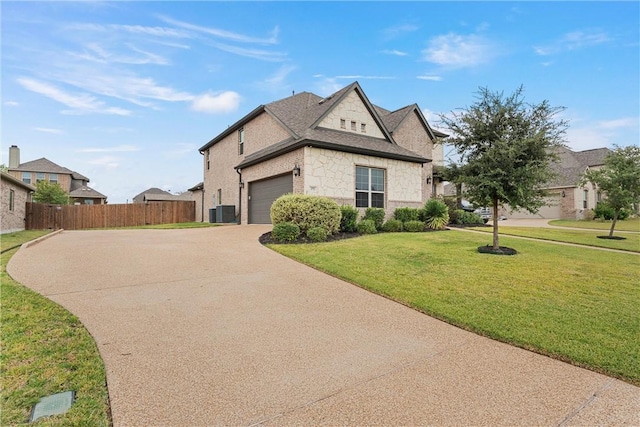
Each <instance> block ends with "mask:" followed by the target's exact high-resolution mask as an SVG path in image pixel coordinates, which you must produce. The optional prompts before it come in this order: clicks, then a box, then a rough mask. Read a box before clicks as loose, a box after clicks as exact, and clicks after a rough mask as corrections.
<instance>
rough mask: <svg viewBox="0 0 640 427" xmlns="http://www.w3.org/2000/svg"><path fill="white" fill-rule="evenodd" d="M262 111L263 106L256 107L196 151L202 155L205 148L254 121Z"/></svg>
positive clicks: (263, 109)
mask: <svg viewBox="0 0 640 427" xmlns="http://www.w3.org/2000/svg"><path fill="white" fill-rule="evenodd" d="M264 111H265V106H264V105H259V106H258V107H256V108H254V109H253V111H251V112H250V113H249V114H247V115H246V116H244V117H242V118H241V119H240V120H238V121H237V122H235V123H234V124H232V125H231V126H229V127H228V128H227V129H225V130H224V131H223V132H222V133H220V134H218V136H216V137H215V138H213V139H212V140H211V141H209V142H207V143H206V144H205V145H203V146H202V147H200V148H199V149H198V151H199V152H200V154H204V150H206V149H207V148H210V147H211V146H213V145H215V144H217V143H218V142H220V141H221V140H223V139H224V138H226V137H227V136H229V135H231V134H232V133H233V132H235V131H236V130H237V129H238V128H239V127H241V126H242V125H244V124H245V123H247V122H248V121H250V120H253V119H255V118H256V117H258V116H259V115H260V114H262V113H263V112H264Z"/></svg>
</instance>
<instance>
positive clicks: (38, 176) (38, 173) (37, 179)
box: [36, 172, 44, 182]
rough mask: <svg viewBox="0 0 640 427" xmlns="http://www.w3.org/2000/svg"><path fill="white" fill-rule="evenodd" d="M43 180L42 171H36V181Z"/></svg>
mask: <svg viewBox="0 0 640 427" xmlns="http://www.w3.org/2000/svg"><path fill="white" fill-rule="evenodd" d="M40 181H44V172H37V173H36V182H40Z"/></svg>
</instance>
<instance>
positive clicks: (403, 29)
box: [382, 24, 420, 39]
mask: <svg viewBox="0 0 640 427" xmlns="http://www.w3.org/2000/svg"><path fill="white" fill-rule="evenodd" d="M419 28H420V27H418V26H417V25H413V24H400V25H394V26H393V27H388V28H385V29H383V30H382V36H383V37H384V38H385V39H395V38H397V37H400V36H402V35H404V34H408V33H413V32H414V31H417V30H418V29H419Z"/></svg>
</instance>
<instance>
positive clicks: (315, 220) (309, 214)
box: [271, 194, 341, 234]
mask: <svg viewBox="0 0 640 427" xmlns="http://www.w3.org/2000/svg"><path fill="white" fill-rule="evenodd" d="M340 218H341V213H340V206H338V204H337V203H336V202H335V201H333V200H331V199H329V198H327V197H319V196H311V195H307V194H285V195H284V196H280V197H279V198H278V199H277V200H276V201H275V202H273V204H272V205H271V223H272V224H280V223H282V222H292V223H294V224H296V225H297V226H298V227H300V231H301V232H302V233H306V232H307V230H309V229H310V228H313V227H322V228H324V229H325V230H327V231H328V232H329V233H330V234H334V233H336V232H337V231H338V229H339V228H340Z"/></svg>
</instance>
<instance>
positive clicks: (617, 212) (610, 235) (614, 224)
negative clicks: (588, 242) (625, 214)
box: [609, 209, 620, 237]
mask: <svg viewBox="0 0 640 427" xmlns="http://www.w3.org/2000/svg"><path fill="white" fill-rule="evenodd" d="M618 215H620V209H616V210H615V212H614V213H613V221H611V230H609V237H613V229H614V228H616V222H618Z"/></svg>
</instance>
